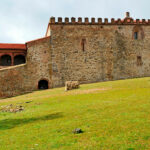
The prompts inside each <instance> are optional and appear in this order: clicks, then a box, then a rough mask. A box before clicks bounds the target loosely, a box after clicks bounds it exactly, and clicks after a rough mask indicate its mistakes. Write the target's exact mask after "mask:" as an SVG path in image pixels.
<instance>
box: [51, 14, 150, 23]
mask: <svg viewBox="0 0 150 150" xmlns="http://www.w3.org/2000/svg"><path fill="white" fill-rule="evenodd" d="M49 23H50V24H51V25H54V24H55V25H59V24H62V25H68V24H69V25H136V24H142V25H150V19H148V20H146V19H133V18H131V17H130V13H129V12H126V17H125V18H124V19H120V18H118V19H114V18H111V19H110V20H109V19H108V18H104V19H102V18H87V17H86V18H81V17H79V18H74V17H72V18H64V19H63V18H61V17H58V18H55V17H51V18H50V22H49Z"/></svg>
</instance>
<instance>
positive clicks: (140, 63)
mask: <svg viewBox="0 0 150 150" xmlns="http://www.w3.org/2000/svg"><path fill="white" fill-rule="evenodd" d="M142 64H143V63H142V57H141V56H137V66H142Z"/></svg>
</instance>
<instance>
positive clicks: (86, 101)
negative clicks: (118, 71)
mask: <svg viewBox="0 0 150 150" xmlns="http://www.w3.org/2000/svg"><path fill="white" fill-rule="evenodd" d="M27 101H32V102H31V103H25V102H27ZM20 103H21V104H20ZM9 104H15V105H23V106H24V107H25V110H24V111H22V112H18V113H6V112H0V150H150V78H141V79H132V80H121V81H111V82H101V83H95V84H87V85H81V88H80V89H78V90H73V91H69V92H65V91H64V88H57V89H50V90H46V91H37V92H33V93H30V94H26V95H22V96H17V97H13V98H8V99H1V100H0V107H1V106H4V105H9ZM75 128H81V129H82V130H83V131H84V132H83V133H82V134H73V133H72V130H74V129H75Z"/></svg>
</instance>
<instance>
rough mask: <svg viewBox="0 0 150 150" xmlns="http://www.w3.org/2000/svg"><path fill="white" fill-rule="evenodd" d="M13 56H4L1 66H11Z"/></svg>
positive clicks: (0, 62)
mask: <svg viewBox="0 0 150 150" xmlns="http://www.w3.org/2000/svg"><path fill="white" fill-rule="evenodd" d="M11 61H12V60H11V56H9V55H3V56H2V57H1V58H0V66H11Z"/></svg>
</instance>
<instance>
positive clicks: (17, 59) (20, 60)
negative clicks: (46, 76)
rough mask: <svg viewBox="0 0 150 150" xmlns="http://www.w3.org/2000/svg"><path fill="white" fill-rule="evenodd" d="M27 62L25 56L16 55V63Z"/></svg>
mask: <svg viewBox="0 0 150 150" xmlns="http://www.w3.org/2000/svg"><path fill="white" fill-rule="evenodd" d="M25 62H26V59H25V56H23V55H17V56H15V57H14V65H20V64H24V63H25Z"/></svg>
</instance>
